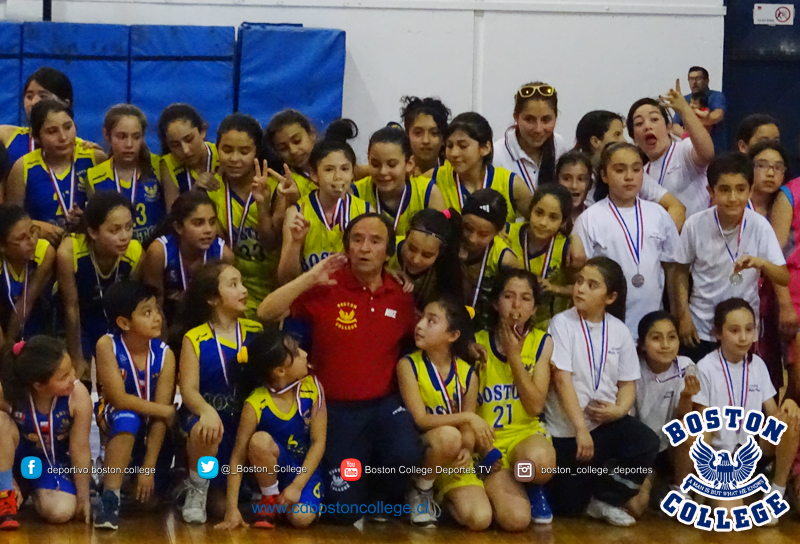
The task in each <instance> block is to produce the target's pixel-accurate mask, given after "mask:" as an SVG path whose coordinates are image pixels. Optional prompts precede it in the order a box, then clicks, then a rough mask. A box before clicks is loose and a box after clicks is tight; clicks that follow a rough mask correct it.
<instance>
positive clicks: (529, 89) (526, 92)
mask: <svg viewBox="0 0 800 544" xmlns="http://www.w3.org/2000/svg"><path fill="white" fill-rule="evenodd" d="M536 93H539V94H540V95H542V96H553V95H554V94H556V88H555V87H553V86H552V85H546V84H542V85H523V86H522V87H520V88H519V90H518V91H517V96H519V97H520V98H530V97H531V96H533V95H535V94H536Z"/></svg>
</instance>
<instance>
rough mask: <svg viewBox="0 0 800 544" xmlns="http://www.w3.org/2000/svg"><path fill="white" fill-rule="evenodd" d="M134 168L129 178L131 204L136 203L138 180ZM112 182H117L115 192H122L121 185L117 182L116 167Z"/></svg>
mask: <svg viewBox="0 0 800 544" xmlns="http://www.w3.org/2000/svg"><path fill="white" fill-rule="evenodd" d="M138 174H139V173H138V171H137V169H136V168H134V169H133V177H132V178H131V205H134V204H136V183H137V182H138V181H139V175H138ZM114 183H116V184H117V192H118V193H122V185H120V182H119V174H117V167H116V166H115V167H114Z"/></svg>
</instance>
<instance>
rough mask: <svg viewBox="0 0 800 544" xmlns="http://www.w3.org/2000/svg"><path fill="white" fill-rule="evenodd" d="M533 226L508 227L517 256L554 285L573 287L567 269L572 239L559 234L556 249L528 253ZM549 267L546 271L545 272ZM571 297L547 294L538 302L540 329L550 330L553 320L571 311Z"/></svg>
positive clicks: (555, 243)
mask: <svg viewBox="0 0 800 544" xmlns="http://www.w3.org/2000/svg"><path fill="white" fill-rule="evenodd" d="M529 229H530V227H529V226H528V225H527V224H526V223H511V224H509V225H506V231H507V233H508V241H509V244H510V245H511V249H512V250H513V251H514V255H516V256H517V259H519V262H521V263H522V264H523V266H525V270H528V271H530V272H533V273H534V274H536V277H537V278H540V279H541V278H542V277H544V278H546V279H548V280H550V282H551V283H553V285H559V286H563V285H569V274H568V273H567V270H566V263H567V252H568V251H569V238H567V237H566V236H564V235H563V234H561V233H559V234H556V237H555V238H554V239H553V241H552V249H551V247H548V248H547V249H545V251H543V252H540V253H539V254H537V255H530V254H527V251H526V250H525V248H526V247H527V245H528V238H527V237H528V232H529ZM545 268H546V270H545ZM571 303H572V301H571V299H570V297H568V296H563V295H553V294H550V293H543V294H542V297H541V300H540V301H537V303H536V315H535V316H534V318H533V323H534V326H535V327H536V328H537V329H542V330H547V326H548V325H549V324H550V319H552V317H553V316H554V315H556V314H558V313H561V312H563V311H564V310H567V309H569V308H570V306H571V305H572V304H571Z"/></svg>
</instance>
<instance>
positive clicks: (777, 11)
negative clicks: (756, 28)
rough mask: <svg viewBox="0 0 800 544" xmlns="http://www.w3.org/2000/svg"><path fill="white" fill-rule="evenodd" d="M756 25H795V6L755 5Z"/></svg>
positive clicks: (754, 19)
mask: <svg viewBox="0 0 800 544" xmlns="http://www.w3.org/2000/svg"><path fill="white" fill-rule="evenodd" d="M753 24H754V25H769V26H776V25H793V24H794V4H755V5H754V6H753Z"/></svg>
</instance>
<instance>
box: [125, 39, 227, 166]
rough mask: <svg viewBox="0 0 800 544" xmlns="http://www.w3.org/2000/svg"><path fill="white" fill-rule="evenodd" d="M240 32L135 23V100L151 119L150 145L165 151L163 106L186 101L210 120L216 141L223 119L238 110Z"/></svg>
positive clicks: (212, 138) (132, 86) (210, 134)
mask: <svg viewBox="0 0 800 544" xmlns="http://www.w3.org/2000/svg"><path fill="white" fill-rule="evenodd" d="M235 45H236V34H235V29H234V28H233V27H213V26H209V27H201V26H132V27H131V80H130V100H131V103H133V104H136V105H137V106H139V107H140V108H142V110H143V111H144V113H145V115H146V116H147V119H148V121H149V122H150V126H151V127H152V128H151V129H149V130H148V134H147V144H148V146H150V149H151V151H153V152H154V153H160V152H161V145H160V143H159V142H158V133H157V128H156V125H157V123H158V117H159V116H160V115H161V110H163V109H164V108H165V107H167V106H169V105H170V104H171V103H173V102H187V103H189V104H191V105H192V106H194V107H195V108H197V111H198V112H200V115H202V116H203V118H204V119H205V120H206V121H207V122H208V123H209V130H208V136H207V139H208V140H210V141H215V140H216V130H217V126H218V125H219V123H220V121H222V119H223V118H224V117H225V116H226V115H228V114H229V113H231V112H232V111H233V105H234V104H233V99H234V93H233V71H234V66H233V65H234V50H235Z"/></svg>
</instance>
